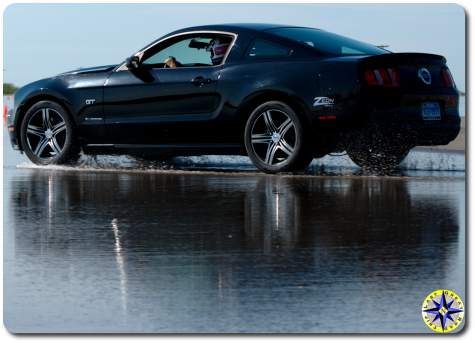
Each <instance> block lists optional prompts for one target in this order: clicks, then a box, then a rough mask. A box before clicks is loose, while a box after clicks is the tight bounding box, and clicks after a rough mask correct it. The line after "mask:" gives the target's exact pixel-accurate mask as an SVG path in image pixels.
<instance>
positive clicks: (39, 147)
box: [33, 137, 48, 157]
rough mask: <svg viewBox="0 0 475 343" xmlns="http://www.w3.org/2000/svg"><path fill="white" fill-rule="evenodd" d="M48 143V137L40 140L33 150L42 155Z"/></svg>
mask: <svg viewBox="0 0 475 343" xmlns="http://www.w3.org/2000/svg"><path fill="white" fill-rule="evenodd" d="M47 145H48V139H47V138H46V137H45V138H43V139H42V140H40V141H39V142H38V145H37V146H36V149H35V151H34V152H33V153H34V154H35V155H36V156H38V157H41V154H42V153H43V151H44V150H45V148H46V146H47Z"/></svg>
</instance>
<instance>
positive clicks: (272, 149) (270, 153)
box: [264, 143, 278, 165]
mask: <svg viewBox="0 0 475 343" xmlns="http://www.w3.org/2000/svg"><path fill="white" fill-rule="evenodd" d="M277 149H278V145H277V144H275V143H271V144H269V146H268V147H267V153H266V159H265V161H264V162H265V163H267V164H270V165H272V162H273V161H274V156H275V153H276V152H277Z"/></svg>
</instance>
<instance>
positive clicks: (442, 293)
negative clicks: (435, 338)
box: [422, 289, 464, 333]
mask: <svg viewBox="0 0 475 343" xmlns="http://www.w3.org/2000/svg"><path fill="white" fill-rule="evenodd" d="M463 317H464V305H463V302H462V299H461V298H460V297H459V296H458V295H457V294H456V293H455V292H452V291H450V290H447V289H439V290H437V291H434V292H432V293H431V294H429V295H428V296H427V297H426V298H425V300H424V302H423V303H422V319H423V320H424V322H425V323H426V324H427V326H428V327H429V328H431V329H432V330H434V331H436V332H442V333H446V332H450V331H452V330H454V329H455V328H457V327H458V326H459V325H460V324H461V323H462V320H463Z"/></svg>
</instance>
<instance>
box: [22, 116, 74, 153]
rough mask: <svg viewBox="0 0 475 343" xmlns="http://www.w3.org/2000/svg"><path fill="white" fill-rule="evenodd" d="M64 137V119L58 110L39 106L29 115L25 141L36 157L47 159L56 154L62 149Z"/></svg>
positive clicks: (65, 132)
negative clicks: (39, 107)
mask: <svg viewBox="0 0 475 343" xmlns="http://www.w3.org/2000/svg"><path fill="white" fill-rule="evenodd" d="M66 138H67V126H66V121H65V119H64V118H63V116H62V115H61V114H60V113H59V112H58V111H56V110H54V109H52V108H41V109H39V110H38V111H36V112H35V113H34V114H33V115H32V116H31V117H30V120H29V121H28V125H27V128H26V141H27V143H28V146H29V148H30V150H31V151H32V153H33V154H34V155H35V156H36V157H38V158H40V159H43V160H47V159H51V158H54V157H56V156H58V155H59V154H60V153H61V152H62V151H63V150H64V147H65V144H66Z"/></svg>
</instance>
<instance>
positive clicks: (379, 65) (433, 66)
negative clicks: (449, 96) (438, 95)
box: [360, 53, 447, 90]
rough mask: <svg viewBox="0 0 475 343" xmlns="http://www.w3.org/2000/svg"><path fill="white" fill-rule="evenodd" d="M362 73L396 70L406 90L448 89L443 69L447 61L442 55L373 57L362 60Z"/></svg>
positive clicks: (402, 54)
mask: <svg viewBox="0 0 475 343" xmlns="http://www.w3.org/2000/svg"><path fill="white" fill-rule="evenodd" d="M360 65H361V66H362V73H363V79H364V73H365V71H367V70H382V69H386V70H387V69H388V68H392V69H396V70H397V73H398V77H399V85H400V87H401V88H402V89H406V90H409V89H411V90H430V89H434V88H443V87H446V85H445V83H444V79H443V75H442V69H443V68H447V67H446V59H445V58H444V57H443V56H440V55H433V54H423V53H390V54H382V55H373V56H369V57H365V58H363V59H361V60H360Z"/></svg>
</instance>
